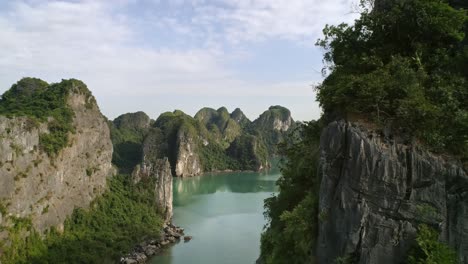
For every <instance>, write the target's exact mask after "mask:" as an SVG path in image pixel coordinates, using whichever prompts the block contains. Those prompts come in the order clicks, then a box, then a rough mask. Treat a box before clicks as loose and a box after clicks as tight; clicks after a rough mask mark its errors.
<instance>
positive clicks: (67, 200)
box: [0, 78, 114, 232]
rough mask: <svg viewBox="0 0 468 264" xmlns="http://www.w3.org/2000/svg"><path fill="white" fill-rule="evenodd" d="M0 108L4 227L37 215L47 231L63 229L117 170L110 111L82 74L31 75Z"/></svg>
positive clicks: (0, 202) (0, 189) (0, 192)
mask: <svg viewBox="0 0 468 264" xmlns="http://www.w3.org/2000/svg"><path fill="white" fill-rule="evenodd" d="M19 101H20V102H22V103H21V104H19V103H14V102H19ZM11 102H13V103H11ZM37 105H40V106H41V107H40V109H36V108H35V106H37ZM20 106H21V107H22V108H20ZM57 109H58V110H57ZM0 110H1V111H2V112H1V113H0V175H1V177H0V205H1V206H0V207H2V208H3V209H2V211H1V212H0V214H1V217H0V218H1V219H2V220H3V222H1V221H0V225H6V226H9V225H11V224H12V223H11V221H10V218H11V217H15V218H30V219H31V221H32V224H33V226H34V227H35V229H36V230H37V231H39V232H43V231H45V230H46V229H49V228H51V227H56V228H57V229H58V230H59V231H60V230H62V229H63V222H64V220H65V219H66V217H67V216H69V215H70V214H71V213H72V212H73V209H74V208H77V207H84V208H86V207H88V206H89V204H90V202H91V201H92V200H93V199H94V198H96V197H97V196H98V195H100V194H101V193H103V191H104V190H105V189H106V180H107V178H108V177H109V176H110V175H112V174H113V173H114V169H113V168H112V165H111V158H112V143H111V140H110V136H109V128H108V126H107V123H106V119H105V117H104V116H103V115H102V114H101V112H100V111H99V108H98V106H97V104H96V101H95V99H94V97H93V96H92V95H91V92H90V91H89V90H88V89H87V87H86V85H85V84H84V83H82V82H81V81H78V80H64V81H62V82H61V83H58V84H52V85H48V84H47V83H45V82H44V81H41V80H39V79H33V78H25V79H23V80H22V81H20V82H18V84H17V85H14V86H13V88H12V89H11V90H9V91H7V92H6V93H5V94H4V97H3V98H2V100H0ZM48 111H49V112H48ZM60 111H63V113H62V112H60ZM58 112H60V113H61V114H56V113H58ZM51 113H52V114H55V115H51V116H48V115H49V114H51ZM4 115H5V116H4ZM7 116H8V117H7ZM46 139H47V140H46Z"/></svg>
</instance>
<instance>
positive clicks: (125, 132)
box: [109, 112, 150, 173]
mask: <svg viewBox="0 0 468 264" xmlns="http://www.w3.org/2000/svg"><path fill="white" fill-rule="evenodd" d="M149 124H150V118H149V117H148V116H147V115H146V114H145V113H143V112H136V113H127V114H123V115H121V116H119V117H117V118H116V119H115V120H114V121H112V122H109V129H110V133H111V140H112V145H113V147H114V152H113V153H112V163H113V164H114V165H116V166H117V167H118V168H119V171H120V172H121V173H131V172H132V171H133V168H135V166H136V165H137V164H138V163H139V162H141V158H142V144H143V140H144V139H145V137H146V136H147V134H148V131H149Z"/></svg>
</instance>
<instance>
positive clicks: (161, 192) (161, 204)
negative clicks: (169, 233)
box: [132, 158, 172, 223]
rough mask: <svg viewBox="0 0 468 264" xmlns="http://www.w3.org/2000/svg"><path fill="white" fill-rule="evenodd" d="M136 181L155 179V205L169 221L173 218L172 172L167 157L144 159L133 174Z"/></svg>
mask: <svg viewBox="0 0 468 264" xmlns="http://www.w3.org/2000/svg"><path fill="white" fill-rule="evenodd" d="M132 177H133V181H134V183H138V182H139V181H140V180H142V179H144V178H154V179H155V203H156V204H155V206H156V207H157V208H158V210H159V211H160V212H161V213H162V215H163V216H164V220H165V221H166V222H168V223H170V222H171V219H172V174H171V165H170V164H169V160H168V159H167V158H162V159H155V160H151V159H149V160H144V161H143V162H142V164H140V165H137V166H136V167H135V170H134V172H133V174H132Z"/></svg>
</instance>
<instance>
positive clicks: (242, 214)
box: [150, 170, 279, 264]
mask: <svg viewBox="0 0 468 264" xmlns="http://www.w3.org/2000/svg"><path fill="white" fill-rule="evenodd" d="M278 178H279V172H278V171H277V170H275V171H270V172H268V173H254V172H251V173H222V174H210V175H204V176H200V177H191V178H185V179H180V178H176V179H174V217H173V221H174V223H175V224H177V225H180V226H182V227H184V228H185V231H186V234H188V235H191V236H193V240H192V241H190V242H189V243H183V242H182V243H179V244H177V245H175V246H173V247H168V248H166V249H165V250H164V251H163V252H162V254H160V255H159V256H156V257H155V258H153V259H152V260H151V262H150V263H152V264H156V263H157V264H186V263H203V264H215V263H216V264H219V263H223V264H238V263H254V262H255V260H256V259H257V257H258V255H259V254H260V249H259V247H260V234H261V232H262V228H263V226H264V224H265V219H264V217H263V200H264V199H266V198H268V197H270V196H271V195H272V193H274V192H276V191H277V186H276V185H275V182H276V180H277V179H278Z"/></svg>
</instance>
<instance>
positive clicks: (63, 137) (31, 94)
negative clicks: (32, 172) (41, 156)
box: [0, 78, 91, 156]
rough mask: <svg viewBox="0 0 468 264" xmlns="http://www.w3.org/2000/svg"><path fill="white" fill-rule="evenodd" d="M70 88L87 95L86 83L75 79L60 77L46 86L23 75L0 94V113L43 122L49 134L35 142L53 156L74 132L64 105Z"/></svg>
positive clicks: (66, 105) (68, 108)
mask: <svg viewBox="0 0 468 264" xmlns="http://www.w3.org/2000/svg"><path fill="white" fill-rule="evenodd" d="M71 91H73V92H80V93H84V94H87V95H88V96H91V93H90V92H89V90H88V89H87V88H86V85H85V84H84V83H83V82H81V81H78V80H74V79H70V80H62V82H60V83H54V84H50V85H49V84H47V83H46V82H44V81H42V80H40V79H36V78H23V79H21V80H20V81H18V82H17V83H16V84H14V85H13V86H12V87H11V88H10V89H9V90H8V91H6V92H5V93H4V94H3V95H2V97H1V100H0V115H5V116H7V117H10V118H11V117H15V116H25V117H29V118H31V119H32V120H33V121H35V122H40V123H45V122H47V123H48V128H49V133H44V134H41V135H40V137H39V144H40V147H41V149H42V150H43V151H45V152H46V153H47V154H48V155H50V156H55V155H56V154H58V152H59V151H60V150H61V149H63V148H64V147H65V146H67V144H68V134H69V133H71V132H74V127H73V123H72V122H73V116H74V114H73V111H72V109H71V108H70V107H69V106H68V104H67V98H68V95H69V94H70V92H71ZM49 118H51V119H52V120H49Z"/></svg>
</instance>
